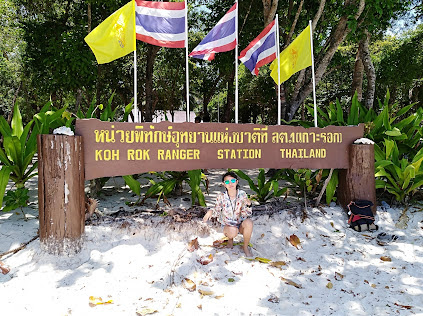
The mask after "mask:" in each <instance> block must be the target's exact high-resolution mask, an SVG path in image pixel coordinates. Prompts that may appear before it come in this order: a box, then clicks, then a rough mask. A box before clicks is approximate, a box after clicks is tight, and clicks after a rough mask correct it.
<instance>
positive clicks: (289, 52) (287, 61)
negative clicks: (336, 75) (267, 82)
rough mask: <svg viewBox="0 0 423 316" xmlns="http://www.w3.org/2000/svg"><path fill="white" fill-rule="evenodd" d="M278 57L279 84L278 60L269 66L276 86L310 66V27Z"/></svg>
mask: <svg viewBox="0 0 423 316" xmlns="http://www.w3.org/2000/svg"><path fill="white" fill-rule="evenodd" d="M279 56H280V72H281V77H280V78H281V81H280V82H278V64H277V62H278V59H277V58H276V59H275V60H274V61H273V62H272V64H271V65H270V69H271V70H272V72H271V73H270V76H271V77H272V78H273V80H275V82H276V83H277V84H281V83H282V82H284V81H286V80H288V79H289V78H291V76H292V75H293V74H295V73H296V72H297V71H300V70H301V69H304V68H307V67H308V66H311V40H310V25H309V26H307V27H306V28H305V29H304V31H302V32H301V34H300V35H298V36H297V38H296V39H295V40H294V41H293V42H292V43H291V44H290V45H289V46H288V47H287V48H286V49H284V51H283V52H281V53H280V55H279Z"/></svg>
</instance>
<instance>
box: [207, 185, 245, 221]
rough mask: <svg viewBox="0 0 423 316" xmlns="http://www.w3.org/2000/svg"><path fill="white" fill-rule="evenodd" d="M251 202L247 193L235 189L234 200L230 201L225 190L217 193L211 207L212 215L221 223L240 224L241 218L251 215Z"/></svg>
mask: <svg viewBox="0 0 423 316" xmlns="http://www.w3.org/2000/svg"><path fill="white" fill-rule="evenodd" d="M251 214H252V211H251V202H250V200H249V199H248V197H247V193H245V192H244V191H242V190H237V196H236V198H235V200H233V201H231V199H230V198H229V195H228V193H227V192H221V193H219V194H218V195H217V198H216V204H215V207H214V209H213V215H212V216H213V217H217V220H218V221H219V223H221V224H223V225H228V224H231V225H232V226H233V224H234V222H236V224H238V225H239V224H241V223H242V221H243V220H245V219H246V218H247V217H249V216H251Z"/></svg>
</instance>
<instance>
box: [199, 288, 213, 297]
mask: <svg viewBox="0 0 423 316" xmlns="http://www.w3.org/2000/svg"><path fill="white" fill-rule="evenodd" d="M198 293H200V294H201V295H203V296H204V295H213V294H214V292H213V291H206V290H201V289H199V290H198Z"/></svg>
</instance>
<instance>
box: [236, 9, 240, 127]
mask: <svg viewBox="0 0 423 316" xmlns="http://www.w3.org/2000/svg"><path fill="white" fill-rule="evenodd" d="M238 4H239V3H238V1H236V14H235V32H236V45H235V123H238Z"/></svg>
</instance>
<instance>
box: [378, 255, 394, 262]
mask: <svg viewBox="0 0 423 316" xmlns="http://www.w3.org/2000/svg"><path fill="white" fill-rule="evenodd" d="M380 260H382V261H392V259H391V258H390V257H386V256H382V257H380Z"/></svg>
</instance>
